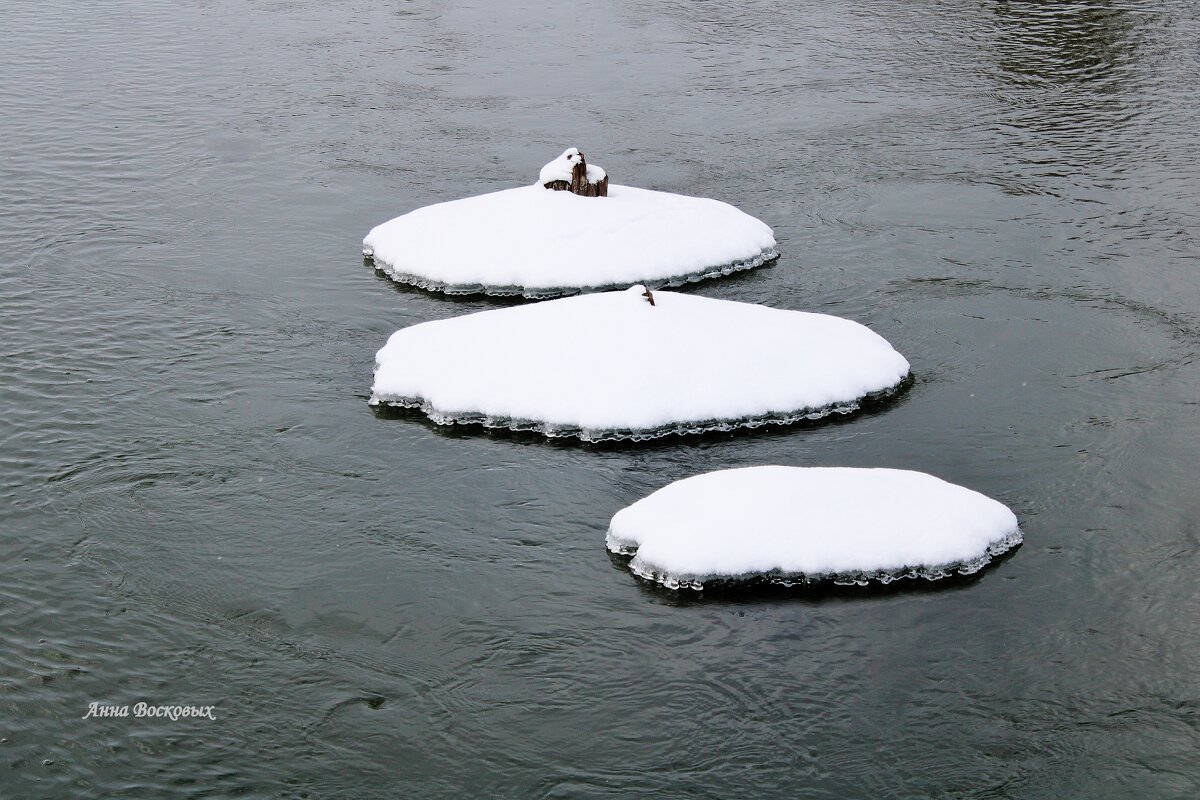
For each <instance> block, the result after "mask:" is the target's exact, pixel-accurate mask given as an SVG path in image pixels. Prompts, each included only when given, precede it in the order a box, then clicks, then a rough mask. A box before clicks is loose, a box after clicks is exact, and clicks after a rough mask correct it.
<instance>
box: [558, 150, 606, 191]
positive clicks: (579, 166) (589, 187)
mask: <svg viewBox="0 0 1200 800" xmlns="http://www.w3.org/2000/svg"><path fill="white" fill-rule="evenodd" d="M576 152H577V153H578V152H579V151H578V150H577V151H576ZM542 185H543V186H545V187H546V188H547V189H553V190H555V191H556V192H571V193H572V194H577V195H579V196H580V197H608V175H607V174H606V175H605V176H604V177H603V178H601V179H600V180H598V181H596V182H595V183H589V182H588V179H587V161H586V160H585V159H584V157H583V153H579V158H578V160H574V161H573V162H572V164H571V180H570V182H567V181H564V180H556V181H548V182H546V183H544V184H542Z"/></svg>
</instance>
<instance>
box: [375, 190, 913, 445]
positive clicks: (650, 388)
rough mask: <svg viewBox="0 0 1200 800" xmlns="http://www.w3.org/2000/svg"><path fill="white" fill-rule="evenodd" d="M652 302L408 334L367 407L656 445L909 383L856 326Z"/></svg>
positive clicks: (446, 325) (741, 307)
mask: <svg viewBox="0 0 1200 800" xmlns="http://www.w3.org/2000/svg"><path fill="white" fill-rule="evenodd" d="M557 194H562V192H559V193H557ZM647 294H648V293H647V292H646V291H645V288H644V287H642V286H635V287H633V288H631V289H627V290H625V291H623V292H606V293H601V294H588V295H582V296H579V297H568V298H565V299H561V300H550V301H547V302H544V303H537V304H534V305H527V306H514V307H511V308H504V309H497V310H493V311H483V312H480V313H476V314H468V315H465V316H461V317H455V318H452V319H445V320H438V321H436V322H425V323H421V324H419V325H414V326H412V327H410V328H404V329H402V330H400V331H397V332H396V333H394V334H392V336H391V338H390V339H389V340H388V343H387V345H386V346H385V347H384V348H383V349H382V350H380V351H379V352H378V354H376V357H375V361H376V370H375V385H374V386H373V388H372V396H371V403H372V404H373V405H374V404H378V403H387V404H391V405H399V406H406V407H412V408H420V409H421V410H422V411H424V413H425V414H427V415H428V416H429V417H430V418H431V419H433V420H434V421H435V422H438V423H441V424H449V423H481V424H483V425H485V426H487V427H497V428H510V429H512V430H532V431H539V432H541V433H543V434H545V435H547V436H577V437H579V438H581V439H583V440H585V441H599V440H604V439H650V438H654V437H656V436H662V435H665V434H669V433H698V432H703V431H712V430H732V429H733V428H737V427H756V426H758V425H764V424H768V423H789V422H795V421H798V420H800V419H806V418H807V419H818V418H820V417H823V416H825V415H828V414H831V413H835V412H838V413H843V414H846V413H849V412H851V411H854V410H856V409H858V408H859V404H860V402H861V401H862V400H863V399H864V398H866V397H873V396H882V395H886V394H889V393H891V392H893V391H895V390H896V389H897V388H898V387H899V386H900V385H901V384H902V383H903V382H904V380H905V378H907V376H908V373H909V366H908V362H907V361H906V360H905V359H904V357H903V356H902V355H900V354H899V353H897V352H896V351H895V350H893V349H892V346H891V345H890V344H888V343H887V341H886V340H884V339H883V338H882V337H880V336H879V335H877V334H875V333H873V332H871V331H870V330H868V329H867V328H865V327H863V326H862V325H859V324H858V323H856V322H851V321H850V320H845V319H840V318H838V317H831V316H827V315H824V314H809V313H803V312H799V311H781V310H777V309H772V308H767V307H765V306H758V305H749V304H746V303H735V302H731V301H728V300H712V299H708V298H705V297H695V296H692V295H686V294H678V293H675V292H665V291H658V292H653V294H652V296H651V297H649V298H648V297H647V296H646V295H647ZM651 300H653V305H652V304H651V302H650V301H651Z"/></svg>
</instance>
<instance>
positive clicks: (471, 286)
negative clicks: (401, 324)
mask: <svg viewBox="0 0 1200 800" xmlns="http://www.w3.org/2000/svg"><path fill="white" fill-rule="evenodd" d="M363 258H364V260H365V261H366V262H367V263H370V264H371V265H372V266H374V267H375V269H376V270H378V271H379V272H382V273H383V274H384V275H386V276H387V277H388V278H390V279H391V280H393V281H395V282H396V283H400V284H404V285H406V286H415V287H417V288H418V289H424V290H426V291H430V292H441V293H443V294H448V295H479V294H482V295H487V296H489V297H523V298H526V299H528V300H548V299H550V298H554V297H567V296H570V295H576V294H589V293H592V292H606V291H611V290H614V289H628V288H629V287H630V286H634V285H637V284H641V285H644V286H647V287H649V288H651V289H655V290H657V289H674V288H677V287H680V286H686V285H688V284H690V283H700V282H701V281H705V280H709V279H711V278H723V277H726V276H728V275H733V274H734V273H738V272H745V271H747V270H751V269H756V268H758V267H763V266H766V265H768V264H771V263H773V262H775V261H777V260H778V259H779V251H778V250H775V249H774V248H768V249H766V250H763V251H762V252H761V253H759V254H758V255H757V256H754V257H752V258H745V259H741V260H738V261H732V262H730V263H728V264H723V265H720V266H716V267H708V268H705V269H702V270H698V271H696V272H689V273H686V274H683V275H675V276H672V277H668V278H658V279H646V280H635V281H621V282H617V283H604V284H596V285H588V286H550V287H526V286H517V285H507V286H493V285H489V284H483V283H461V284H456V283H446V282H444V281H439V280H435V279H433V278H427V277H424V276H421V275H416V274H414V273H411V272H405V271H404V270H401V269H398V268H397V267H395V266H394V265H392V264H390V263H388V262H387V261H385V260H383V259H382V258H379V257H377V256H375V255H373V254H372V253H371V251H370V250H369V249H364V250H363Z"/></svg>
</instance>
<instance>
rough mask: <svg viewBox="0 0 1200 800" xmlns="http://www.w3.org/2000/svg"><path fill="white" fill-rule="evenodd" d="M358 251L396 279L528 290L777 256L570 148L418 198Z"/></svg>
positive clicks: (702, 201) (695, 272)
mask: <svg viewBox="0 0 1200 800" xmlns="http://www.w3.org/2000/svg"><path fill="white" fill-rule="evenodd" d="M555 190H559V191H555ZM363 255H365V256H368V257H370V258H371V259H372V260H373V261H374V264H375V266H376V267H377V268H378V269H380V270H382V271H383V272H384V273H386V274H387V275H388V276H389V277H391V278H392V279H393V280H395V281H398V282H400V283H408V284H413V285H415V286H419V287H421V288H424V289H430V290H433V291H442V292H446V293H448V294H477V293H485V294H491V295H524V296H526V297H554V296H558V295H564V294H576V293H578V292H590V291H599V290H602V289H614V288H626V287H628V286H631V285H633V284H635V283H645V284H648V285H650V286H651V288H657V287H662V286H680V285H683V284H685V283H690V282H692V281H698V280H702V279H704V278H713V277H717V276H721V275H728V274H730V273H733V272H737V271H739V270H745V269H751V268H753V267H758V266H761V265H763V264H766V263H768V262H770V261H773V260H774V259H776V258H778V256H779V254H778V253H777V252H776V250H775V237H774V235H773V234H772V232H771V228H770V227H768V226H767V225H766V224H764V223H762V222H760V221H759V220H757V219H755V218H754V217H751V216H750V215H748V214H746V213H744V212H742V211H739V210H738V209H736V208H734V207H733V206H731V205H729V204H728V203H722V202H720V201H718V200H710V199H707V198H701V197H688V196H686V195H679V194H671V193H668V192H657V191H651V190H649V189H636V188H634V187H632V186H621V185H618V184H612V185H609V182H608V174H607V173H606V172H605V171H604V170H603V169H600V168H599V167H597V166H595V165H591V164H587V163H586V161H585V159H584V157H583V154H582V153H580V152H579V151H578V150H577V149H575V148H571V149H569V150H567V151H566V152H564V153H563V154H562V155H561V156H559V157H558V158H557V159H555V160H554V161H552V162H550V163H549V164H547V165H546V166H545V167H543V168H542V171H541V173H540V175H539V176H538V182H537V183H536V184H534V185H532V186H522V187H519V188H515V189H506V190H504V191H499V192H493V193H491V194H484V195H479V196H477V197H468V198H465V199H462V200H452V201H450V202H446V203H438V204H436V205H432V206H426V207H424V208H419V209H417V210H416V211H412V212H409V213H408V214H404V215H403V216H400V217H396V218H395V219H393V220H391V221H389V222H385V223H383V224H382V225H379V226H377V227H375V228H374V229H372V230H371V232H370V233H368V234H367V237H366V238H365V239H364V240H363Z"/></svg>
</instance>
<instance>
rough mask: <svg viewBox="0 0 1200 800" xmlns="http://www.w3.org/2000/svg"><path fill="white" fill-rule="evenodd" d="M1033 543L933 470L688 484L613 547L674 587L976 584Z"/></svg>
mask: <svg viewBox="0 0 1200 800" xmlns="http://www.w3.org/2000/svg"><path fill="white" fill-rule="evenodd" d="M1020 543H1021V532H1020V530H1019V529H1018V527H1017V518H1016V516H1014V515H1013V513H1012V511H1010V510H1009V509H1008V508H1007V507H1006V506H1004V505H1003V504H1001V503H999V502H997V501H995V500H992V499H991V498H989V497H985V496H984V495H982V494H979V493H978V492H974V491H972V490H970V489H966V488H963V487H962V486H956V485H955V484H952V483H947V482H946V481H943V480H941V479H939V478H935V477H933V476H932V475H926V474H924V473H922V472H910V471H907V470H897V469H849V468H804V467H776V466H768V467H748V468H743V469H730V470H723V471H719V472H709V473H706V474H703V475H697V476H695V477H692V478H687V479H685V480H681V481H676V482H675V483H672V484H670V485H668V486H665V487H663V488H662V489H659V490H658V491H656V492H654V493H653V494H651V495H649V496H647V497H645V498H643V499H641V500H639V501H637V502H636V503H634V504H633V505H631V506H629V507H627V508H624V509H622V510H621V511H618V512H617V514H616V516H614V517H613V518H612V522H611V524H610V526H609V531H608V538H607V545H608V549H609V550H612V551H614V552H618V553H625V554H630V553H633V552H636V556H634V558H633V560H632V561H631V562H630V565H629V566H630V569H632V570H633V571H634V572H635V573H636V574H638V575H640V576H642V577H644V578H648V579H650V580H654V581H657V582H659V583H661V584H663V585H665V586H668V587H670V588H673V589H677V588H683V587H687V588H696V589H699V588H702V586H703V585H704V583H705V582H708V581H712V580H720V581H729V580H745V579H752V578H764V579H766V580H769V581H773V582H779V583H786V584H790V583H794V582H805V581H811V580H818V579H823V578H833V579H834V580H836V581H837V582H839V583H865V582H866V581H867V579H870V578H873V579H878V580H881V581H883V582H884V583H887V582H889V581H891V580H894V579H896V578H899V577H918V576H919V577H925V578H930V579H933V578H940V577H945V576H947V575H949V574H951V573H953V572H959V573H962V574H970V573H972V572H976V571H978V570H980V569H982V568H983V567H984V566H985V565H986V564H987V563H988V561H990V560H991V559H992V557H993V556H996V555H999V554H1000V553H1003V552H1004V551H1006V550H1008V549H1010V548H1012V547H1015V546H1016V545H1018V544H1020Z"/></svg>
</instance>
